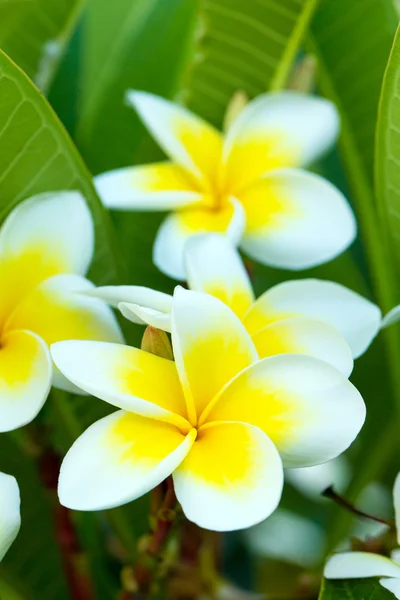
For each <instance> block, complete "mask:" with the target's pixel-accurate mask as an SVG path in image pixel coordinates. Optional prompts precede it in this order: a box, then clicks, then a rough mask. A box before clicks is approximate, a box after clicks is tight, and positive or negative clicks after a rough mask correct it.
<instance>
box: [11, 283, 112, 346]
mask: <svg viewBox="0 0 400 600" xmlns="http://www.w3.org/2000/svg"><path fill="white" fill-rule="evenodd" d="M93 288H94V286H93V285H92V284H91V283H90V282H89V281H88V280H87V279H84V278H83V277H79V276H78V275H56V276H55V277H51V278H50V279H47V280H46V281H43V282H42V283H40V284H39V285H38V286H36V287H35V288H34V289H33V290H32V291H31V293H30V294H29V295H27V296H26V297H25V298H24V300H23V301H22V302H21V303H20V304H19V305H18V306H17V308H16V309H15V311H14V312H13V313H12V314H11V316H10V318H9V320H8V321H7V323H6V326H5V330H6V331H12V330H13V329H28V330H29V331H34V332H35V333H37V334H38V335H39V336H40V337H41V338H42V339H43V340H44V341H45V342H46V343H47V344H48V345H49V346H50V345H51V344H53V343H54V342H59V341H61V340H71V339H73V340H98V341H110V342H122V341H123V337H122V334H121V331H120V329H119V326H118V323H117V321H116V319H115V317H114V314H113V312H112V311H111V309H110V308H109V307H108V306H107V305H106V304H105V303H104V302H102V301H101V300H98V299H97V298H92V297H90V296H88V295H86V294H85V293H84V292H86V291H87V290H91V289H93ZM81 292H83V293H81Z"/></svg>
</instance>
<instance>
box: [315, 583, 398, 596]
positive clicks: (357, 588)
mask: <svg viewBox="0 0 400 600" xmlns="http://www.w3.org/2000/svg"><path fill="white" fill-rule="evenodd" d="M393 598H394V596H393V594H392V593H391V592H389V591H388V590H386V589H385V588H383V587H382V586H381V585H380V583H379V581H378V580H377V579H346V580H344V579H340V580H328V579H324V581H323V583H322V588H321V592H320V595H319V599H318V600H393Z"/></svg>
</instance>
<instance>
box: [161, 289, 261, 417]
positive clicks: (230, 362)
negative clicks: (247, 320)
mask: <svg viewBox="0 0 400 600" xmlns="http://www.w3.org/2000/svg"><path fill="white" fill-rule="evenodd" d="M171 329H172V346H173V350H174V356H175V363H176V367H177V370H178V373H179V378H180V381H181V385H182V388H183V391H184V393H185V398H186V403H187V406H188V416H189V420H190V422H191V423H193V422H195V421H196V418H197V417H199V416H200V414H201V413H202V411H203V410H204V408H205V407H206V406H207V404H208V403H209V402H211V401H212V399H213V398H214V396H215V395H216V394H217V393H218V392H219V391H220V390H221V389H222V388H223V387H224V386H225V385H226V384H227V383H228V382H229V381H230V380H231V379H232V378H233V377H235V376H236V374H237V373H239V372H240V371H242V370H243V369H245V368H246V367H248V366H249V365H251V364H252V363H253V362H255V361H257V360H258V355H257V352H256V349H255V348H254V345H253V342H252V341H251V338H250V336H249V334H248V333H247V331H246V330H245V328H244V327H243V324H242V323H241V322H240V320H239V319H238V317H237V316H236V315H235V314H234V313H233V312H232V311H231V310H230V309H229V308H228V307H227V306H226V305H225V304H223V302H221V301H220V300H218V299H217V298H213V296H209V295H208V294H203V293H200V292H192V291H189V290H184V289H183V288H181V287H180V286H177V287H176V288H175V292H174V301H173V307H172V327H171ZM224 420H226V421H230V420H232V419H231V418H229V417H228V418H227V419H224ZM233 420H236V419H233Z"/></svg>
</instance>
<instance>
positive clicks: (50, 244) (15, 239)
mask: <svg viewBox="0 0 400 600" xmlns="http://www.w3.org/2000/svg"><path fill="white" fill-rule="evenodd" d="M93 249H94V230H93V220H92V215H91V213H90V210H89V208H88V206H87V204H86V201H85V199H84V198H83V196H82V195H81V194H80V193H79V192H52V193H48V194H40V195H38V196H34V197H33V198H29V200H25V202H22V203H21V204H19V205H18V206H17V207H16V208H15V209H14V210H13V211H12V213H11V214H10V215H9V216H8V217H7V219H6V220H5V222H4V224H3V226H2V228H1V231H0V255H1V257H2V258H6V257H7V258H8V257H10V258H11V257H16V256H21V255H22V254H28V255H30V256H32V255H35V256H36V258H37V262H38V266H40V263H44V265H47V264H51V265H54V268H53V269H51V273H50V274H51V275H54V274H55V273H78V274H85V273H86V271H87V270H88V268H89V265H90V263H91V260H92V255H93ZM42 268H43V267H42ZM54 269H56V270H55V271H54ZM45 276H46V277H49V274H46V275H45ZM43 278H44V277H42V279H43Z"/></svg>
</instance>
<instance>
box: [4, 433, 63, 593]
mask: <svg viewBox="0 0 400 600" xmlns="http://www.w3.org/2000/svg"><path fill="white" fill-rule="evenodd" d="M14 439H15V438H14V437H13V435H12V434H2V436H1V438H0V471H4V472H6V473H11V474H13V475H15V477H16V478H17V480H18V483H19V486H20V490H21V517H22V526H21V531H20V533H19V535H18V537H17V539H16V541H15V542H14V544H13V545H12V547H11V549H10V550H9V552H8V553H7V555H6V557H5V558H4V560H3V562H2V563H1V567H0V578H1V579H4V580H5V581H6V582H7V583H8V584H9V586H10V587H11V588H14V589H15V590H16V591H17V592H18V596H17V598H21V599H22V598H23V600H36V599H37V598H40V599H41V600H54V599H55V598H57V600H67V599H68V598H69V594H68V591H67V584H66V580H65V577H64V574H63V570H62V564H61V556H60V552H59V547H58V545H57V543H56V539H55V535H54V530H53V522H52V518H53V515H52V509H51V503H50V500H49V498H48V497H47V495H46V493H45V491H44V490H43V487H42V484H41V482H40V481H39V477H38V475H37V472H36V465H35V462H34V461H33V459H28V458H27V456H26V455H25V454H24V452H23V451H21V448H20V447H19V446H18V444H17V443H16V442H15V441H14ZM2 597H3V596H2ZM5 597H6V596H5Z"/></svg>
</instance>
